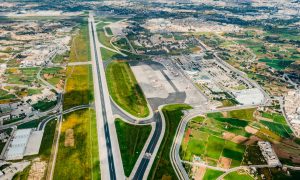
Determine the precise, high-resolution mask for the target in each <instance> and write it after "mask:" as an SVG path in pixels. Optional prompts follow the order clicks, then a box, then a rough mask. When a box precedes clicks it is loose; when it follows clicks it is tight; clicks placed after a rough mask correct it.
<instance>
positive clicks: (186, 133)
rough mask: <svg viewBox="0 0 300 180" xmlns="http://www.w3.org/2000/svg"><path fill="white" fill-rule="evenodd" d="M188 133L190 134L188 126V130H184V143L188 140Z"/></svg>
mask: <svg viewBox="0 0 300 180" xmlns="http://www.w3.org/2000/svg"><path fill="white" fill-rule="evenodd" d="M190 134H191V129H190V128H188V130H187V131H186V132H185V135H184V142H185V143H188V142H189V139H190Z"/></svg>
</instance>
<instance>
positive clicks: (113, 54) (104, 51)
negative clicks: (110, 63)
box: [100, 48, 119, 61]
mask: <svg viewBox="0 0 300 180" xmlns="http://www.w3.org/2000/svg"><path fill="white" fill-rule="evenodd" d="M100 51H101V56H102V59H103V60H104V61H106V60H109V59H113V58H114V57H118V56H119V55H118V53H116V52H113V51H110V50H107V49H105V48H100Z"/></svg>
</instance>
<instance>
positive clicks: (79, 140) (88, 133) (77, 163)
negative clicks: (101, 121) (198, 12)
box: [53, 109, 100, 179]
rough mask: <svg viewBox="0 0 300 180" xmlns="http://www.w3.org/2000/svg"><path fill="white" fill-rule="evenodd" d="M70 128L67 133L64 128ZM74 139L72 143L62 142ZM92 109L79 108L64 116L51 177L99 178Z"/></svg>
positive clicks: (94, 118)
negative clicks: (70, 133) (71, 133)
mask: <svg viewBox="0 0 300 180" xmlns="http://www.w3.org/2000/svg"><path fill="white" fill-rule="evenodd" d="M70 131H72V132H73V135H67V134H66V132H70ZM70 139H71V140H72V139H73V140H74V144H73V145H72V144H69V145H66V144H65V143H66V142H70ZM98 155H99V154H98V138H97V128H96V116H95V111H94V110H92V109H89V110H80V111H75V112H72V113H70V114H68V115H65V116H64V121H63V123H62V127H61V135H60V140H59V148H58V153H57V160H56V165H55V171H54V178H53V179H69V178H70V177H76V179H99V178H100V174H99V173H100V171H99V165H100V164H99V156H98Z"/></svg>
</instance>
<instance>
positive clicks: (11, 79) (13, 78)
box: [5, 67, 39, 85]
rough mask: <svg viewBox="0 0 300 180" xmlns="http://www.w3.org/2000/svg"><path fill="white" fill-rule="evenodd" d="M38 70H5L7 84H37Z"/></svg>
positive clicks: (34, 68) (35, 68)
mask: <svg viewBox="0 0 300 180" xmlns="http://www.w3.org/2000/svg"><path fill="white" fill-rule="evenodd" d="M38 71H39V68H37V67H33V68H11V69H7V70H6V72H5V76H6V77H7V81H6V82H7V83H9V84H25V85H31V84H32V83H33V82H37V77H36V75H37V73H38Z"/></svg>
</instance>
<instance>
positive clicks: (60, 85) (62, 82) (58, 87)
mask: <svg viewBox="0 0 300 180" xmlns="http://www.w3.org/2000/svg"><path fill="white" fill-rule="evenodd" d="M64 83H65V81H64V80H62V79H61V80H59V83H58V84H56V88H57V89H63V88H64Z"/></svg>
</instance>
